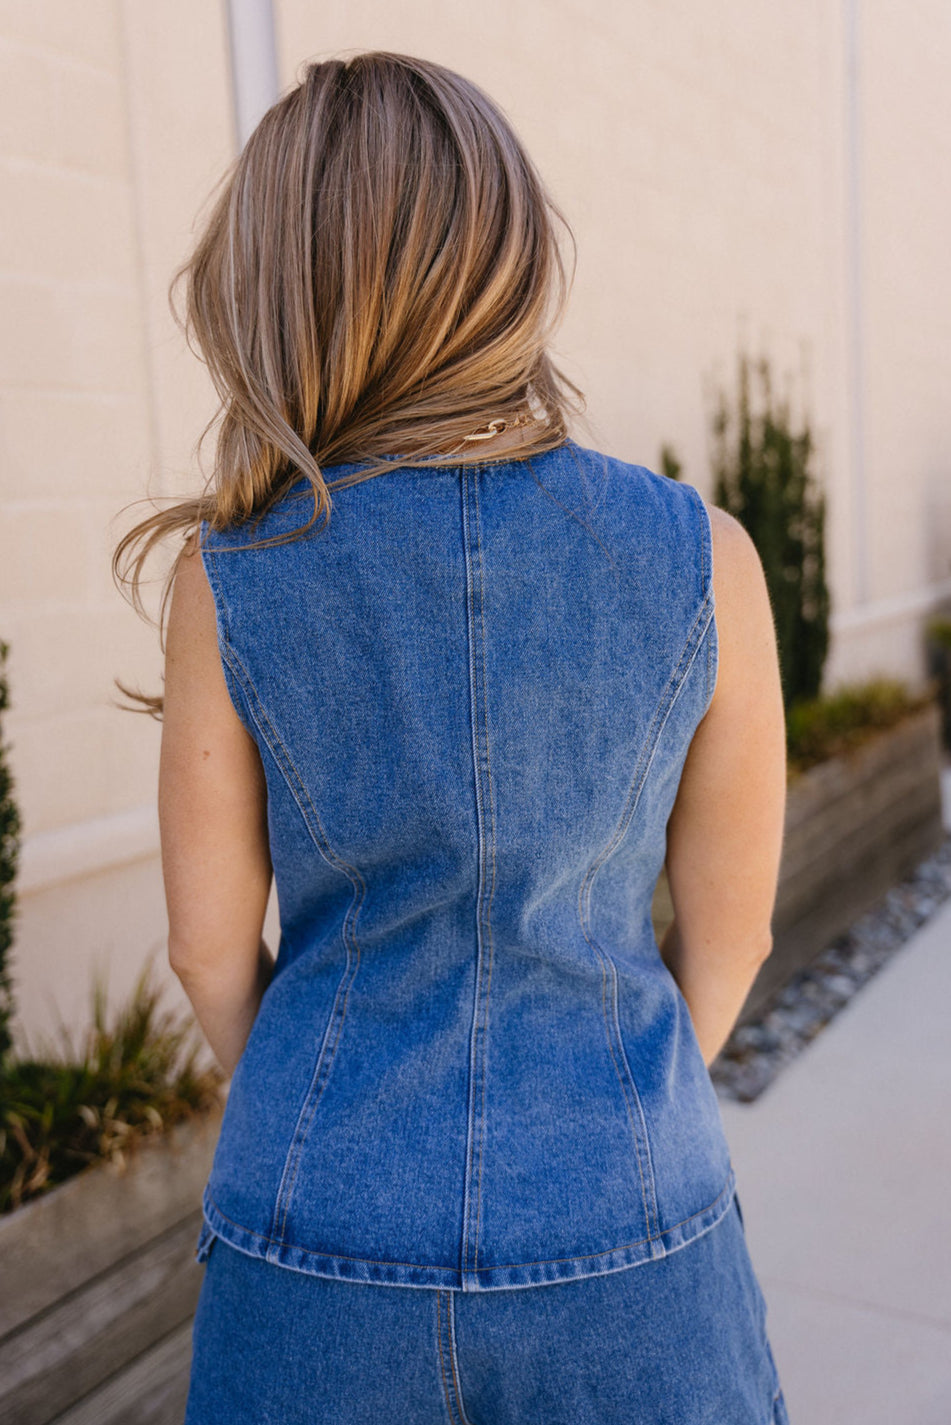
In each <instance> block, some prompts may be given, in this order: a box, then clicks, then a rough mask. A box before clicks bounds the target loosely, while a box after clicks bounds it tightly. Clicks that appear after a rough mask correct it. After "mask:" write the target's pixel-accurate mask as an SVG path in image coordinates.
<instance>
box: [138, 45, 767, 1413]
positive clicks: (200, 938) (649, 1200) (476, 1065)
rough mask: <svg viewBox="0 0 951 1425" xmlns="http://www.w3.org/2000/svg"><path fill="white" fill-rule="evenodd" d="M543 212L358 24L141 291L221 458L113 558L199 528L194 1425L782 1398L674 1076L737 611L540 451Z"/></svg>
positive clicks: (732, 752)
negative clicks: (191, 370)
mask: <svg viewBox="0 0 951 1425" xmlns="http://www.w3.org/2000/svg"><path fill="white" fill-rule="evenodd" d="M558 218H559V215H558V213H557V210H556V209H554V207H553V206H552V204H551V202H550V200H549V199H548V197H547V195H546V193H545V190H544V188H543V186H542V184H541V182H540V180H539V178H538V176H537V174H536V172H535V170H534V169H533V167H532V165H531V163H530V161H529V159H528V158H527V156H526V155H525V153H524V151H523V150H522V148H521V146H520V144H519V142H518V140H517V138H516V137H515V136H514V134H513V133H512V130H511V129H510V127H509V125H508V123H507V121H506V120H505V118H504V117H503V116H502V114H501V113H500V112H499V110H498V109H497V108H496V107H495V106H494V105H493V104H492V102H491V101H490V100H489V99H488V98H486V96H485V95H484V94H483V93H482V92H481V91H480V90H478V89H477V88H476V87H475V86H474V85H472V84H471V83H469V82H468V81H467V80H465V79H463V78H461V77H460V76H459V75H456V74H454V73H451V72H450V71H448V70H446V69H443V68H441V67H440V66H438V65H435V64H432V63H428V62H424V61H421V60H416V59H411V58H407V57H405V56H400V55H393V54H381V53H370V54H362V55H359V56H357V57H356V58H353V59H351V60H350V61H349V62H347V63H343V62H340V61H330V62H327V63H323V64H314V65H311V66H309V67H308V68H307V69H306V73H305V74H304V77H303V79H302V81H301V83H300V84H299V86H298V87H297V88H295V89H294V90H293V91H292V92H290V93H288V94H287V95H286V96H285V97H283V98H282V99H281V100H280V101H279V102H278V103H276V104H275V105H274V106H273V108H271V109H270V110H269V111H268V113H267V114H266V115H265V116H264V118H263V119H262V121H261V123H260V125H259V126H258V128H257V130H256V131H255V133H254V134H253V135H252V137H251V139H250V140H249V142H248V144H247V146H246V148H245V149H244V151H243V153H242V154H241V155H240V156H239V158H238V159H237V160H236V162H235V165H234V167H233V169H232V170H231V172H230V173H229V174H228V175H227V179H226V182H225V186H224V189H223V192H222V193H221V195H220V197H219V199H218V202H217V206H216V207H215V208H214V211H213V213H212V215H211V217H210V219H209V220H208V222H207V225H206V227H205V229H204V232H203V235H202V236H201V239H200V241H199V243H198V246H197V249H196V251H195V252H194V254H193V256H192V257H191V259H190V260H189V262H188V263H187V264H186V265H185V267H184V268H183V269H182V273H180V274H179V275H180V276H181V275H185V276H186V277H187V281H188V285H187V314H188V320H187V330H188V331H189V332H190V334H193V335H194V336H195V337H196V338H197V341H198V344H199V346H200V349H201V352H202V354H203V356H204V359H205V360H206V362H207V364H208V366H209V369H210V371H211V374H212V377H213V378H214V380H215V383H216V386H217V389H218V391H219V393H220V396H221V401H222V418H221V424H220V429H219V431H218V446H217V459H216V465H215V471H214V475H213V477H212V479H211V481H210V484H209V488H208V489H207V490H206V492H205V493H204V494H203V495H202V497H201V498H199V499H196V500H190V501H185V502H182V503H181V504H179V505H177V506H176V507H175V508H174V509H172V510H169V511H165V512H163V513H160V514H157V515H153V516H152V517H151V518H150V519H149V520H148V521H145V522H144V523H143V524H142V525H140V526H138V528H137V529H136V530H134V531H132V532H131V534H130V535H129V536H127V537H126V540H125V541H123V545H122V546H120V551H117V552H121V550H122V548H123V547H125V545H126V544H128V542H129V541H132V540H138V541H141V542H142V544H143V548H142V550H141V551H140V554H139V558H138V563H137V564H136V568H135V578H134V579H133V586H135V582H136V579H137V577H138V573H139V570H140V568H141V561H142V559H144V557H145V555H146V554H147V553H148V550H149V548H150V547H151V546H152V544H154V543H155V541H156V540H158V539H160V538H161V537H163V536H164V535H166V534H168V533H169V532H170V531H172V530H181V531H183V532H185V533H186V534H187V535H188V536H189V537H188V539H187V543H186V545H185V547H184V548H183V549H182V550H181V551H180V554H179V557H178V559H177V560H176V561H175V566H174V569H173V574H174V580H173V581H172V580H171V579H170V582H169V589H171V588H172V584H174V598H173V600H172V604H171V611H170V617H169V623H168V631H167V643H166V677H165V696H164V707H163V737H162V755H161V770H160V788H159V807H160V818H161V832H162V851H163V865H164V875H165V885H166V893H167V899H168V910H169V956H170V962H171V965H172V967H173V968H174V970H175V972H176V974H177V975H178V977H179V979H180V980H181V983H182V984H183V986H184V988H185V990H186V992H187V994H188V996H189V998H190V1000H191V1002H192V1004H193V1006H194V1008H195V1012H196V1015H197V1017H198V1019H199V1021H200V1023H201V1025H202V1028H203V1030H204V1031H205V1033H206V1035H207V1037H208V1040H209V1042H210V1044H211V1046H212V1048H213V1049H214V1051H215V1053H216V1055H217V1056H218V1058H219V1059H220V1061H221V1064H222V1065H223V1067H224V1069H225V1070H226V1072H228V1073H229V1074H231V1075H232V1080H231V1087H230V1092H229V1097H228V1102H227V1106H226V1111H225V1115H224V1121H223V1124H222V1129H221V1133H220V1137H219V1140H218V1144H217V1148H216V1153H215V1159H214V1163H213V1166H212V1170H211V1174H210V1177H209V1180H208V1183H207V1185H206V1188H205V1193H204V1197H203V1209H204V1222H203V1227H202V1230H201V1234H200V1237H199V1240H198V1244H197V1255H198V1259H199V1260H200V1261H204V1262H207V1266H206V1270H205V1276H204V1280H203V1284H202V1289H201V1296H200V1300H199V1305H198V1310H197V1314H196V1318H195V1323H194V1329H193V1347H194V1349H193V1359H192V1375H191V1384H190V1393H189V1399H188V1408H187V1416H186V1422H187V1425H212V1423H213V1422H215V1425H218V1422H220V1425H242V1422H248V1423H249V1425H250V1422H264V1421H280V1422H282V1425H295V1422H298V1421H299V1422H304V1421H307V1422H308V1423H309V1425H315V1422H325V1421H326V1422H330V1421H333V1422H334V1425H347V1422H356V1421H369V1420H376V1419H379V1418H381V1417H382V1415H383V1414H384V1412H385V1414H386V1416H387V1417H388V1418H397V1419H399V1420H404V1421H408V1422H420V1425H423V1422H427V1421H437V1420H439V1421H443V1420H449V1421H456V1422H471V1423H472V1425H503V1422H504V1423H505V1425H508V1422H516V1421H518V1422H528V1421H532V1422H535V1421H542V1420H544V1421H545V1422H546V1425H558V1422H566V1423H567V1422H571V1425H585V1422H595V1421H597V1422H622V1421H623V1422H624V1425H640V1422H644V1425H647V1422H650V1423H651V1425H660V1422H670V1425H700V1422H717V1425H727V1422H728V1425H767V1422H770V1421H784V1420H786V1411H785V1405H784V1401H783V1395H782V1391H781V1389H780V1384H779V1380H778V1376H777V1372H776V1367H775V1363H774V1361H773V1357H772V1353H771V1350H770V1344H769V1341H768V1339H767V1333H766V1324H765V1314H766V1305H765V1301H764V1298H763V1294H762V1292H761V1290H760V1287H759V1284H758V1282H757V1280H756V1277H755V1274H754V1271H753V1268H752V1265H751V1262H750V1259H749V1256H748V1253H747V1248H746V1243H745V1238H744V1233H743V1227H742V1220H741V1217H740V1210H739V1204H738V1200H737V1197H736V1192H735V1178H734V1173H733V1169H732V1166H731V1163H730V1157H729V1151H728V1148H727V1144H726V1141H725V1138H724V1135H723V1130H722V1123H721V1120H720V1116H719V1109H718V1105H717V1101H716V1097H715V1094H714V1091H713V1087H712V1084H711V1081H710V1077H709V1074H708V1072H707V1066H708V1065H709V1064H710V1063H711V1062H712V1060H713V1059H714V1057H715V1056H716V1054H717V1053H718V1051H719V1049H720V1048H721V1047H722V1045H723V1043H724V1041H725V1039H726V1036H727V1034H728V1032H729V1030H730V1028H731V1026H732V1024H733V1022H734V1020H735V1018H736V1015H737V1013H738V1011H739V1009H740V1007H741V1005H742V1003H743V1000H744V998H745V996H746V994H747V991H748V990H749V988H750V985H751V983H752V981H753V978H754V976H755V974H756V971H757V969H758V968H759V966H760V964H761V963H762V961H763V959H764V958H765V956H766V955H767V953H768V951H769V948H770V945H771V933H770V919H771V914H772V908H773V901H774V896H775V889H776V881H777V875H778V866H779V857H780V850H781V840H782V824H783V810H784V796H785V739H784V725H783V711H782V698H781V692H780V682H779V669H778V661H777V650H776V643H775V637H774V629H773V622H772V615H771V611H770V606H769V600H768V596H767V592H766V586H765V580H764V578H763V573H762V568H761V566H760V563H759V560H758V558H757V555H756V552H755V550H754V548H753V546H752V544H751V542H750V540H749V538H748V536H747V535H746V534H745V532H744V531H743V529H742V528H741V526H740V525H739V524H738V523H737V522H736V521H735V520H733V519H732V518H731V517H729V516H728V515H726V514H725V513H723V512H721V511H719V510H716V509H713V508H708V507H707V506H706V505H705V504H704V502H703V501H702V500H701V498H700V496H699V495H698V493H697V491H696V490H695V489H693V487H692V486H690V485H686V484H681V483H678V482H675V481H672V480H669V479H666V478H664V477H662V476H660V475H657V474H654V473H653V472H651V471H649V470H646V469H645V468H644V467H642V466H638V465H633V464H628V463H625V462H623V461H620V460H617V459H612V458H609V457H607V456H605V455H603V454H601V453H599V452H597V451H595V450H591V449H587V448H585V447H584V446H582V445H580V444H578V443H576V442H575V441H574V440H573V439H572V438H571V437H570V436H569V435H568V415H569V410H573V411H575V412H576V413H580V409H581V401H580V397H581V393H580V391H578V389H577V387H575V386H573V385H572V384H571V383H570V382H567V381H566V380H565V378H564V377H563V376H562V375H561V374H560V373H559V372H558V371H557V369H556V368H555V367H554V366H553V364H552V362H551V361H550V359H549V357H548V355H547V354H546V347H547V342H548V340H549V337H550V334H551V331H552V330H553V328H554V324H555V322H556V321H557V320H558V317H559V315H560V313H561V309H562V306H563V303H564V300H565V297H566V290H567V283H566V280H565V275H564V269H563V266H562V263H561V260H560V257H559V250H558V246H557V243H556V237H555V227H554V223H555V220H556V219H558ZM562 221H563V220H562ZM714 609H715V610H716V617H714ZM159 706H160V704H159V701H158V700H155V707H156V709H158V707H159ZM665 862H666V868H667V874H668V878H669V883H670V890H671V895H672V899H673V904H674V908H675V920H674V922H673V925H672V926H671V928H670V930H669V932H668V933H667V934H666V936H665V937H664V939H663V943H662V944H661V945H660V946H658V944H657V941H656V939H655V937H654V932H653V928H652V921H651V915H650V911H651V899H652V894H653V891H654V887H655V884H656V881H657V878H658V875H659V873H660V871H661V868H662V866H663V865H664V863H665ZM272 875H273V877H274V879H275V881H276V885H277V892H278V898H279V905H280V924H281V935H280V945H279V947H278V951H277V956H276V959H275V958H274V957H273V956H272V954H271V952H270V950H269V949H268V947H267V946H266V945H265V944H264V942H263V941H262V939H261V932H262V927H263V922H264V917H265V908H266V904H267V899H268V894H269V889H270V884H271V879H272Z"/></svg>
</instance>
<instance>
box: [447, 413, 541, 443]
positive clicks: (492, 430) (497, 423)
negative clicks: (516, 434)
mask: <svg viewBox="0 0 951 1425" xmlns="http://www.w3.org/2000/svg"><path fill="white" fill-rule="evenodd" d="M533 424H534V421H532V420H531V419H526V418H525V416H524V415H523V413H522V412H521V411H520V412H519V414H518V415H517V416H515V417H514V419H509V418H508V417H501V416H498V417H496V419H495V420H491V421H489V422H488V423H487V424H486V425H484V426H480V427H479V429H478V430H477V431H473V433H472V435H464V436H463V438H462V444H463V445H467V444H468V443H469V441H472V440H491V439H492V437H493V436H496V435H501V434H502V432H503V431H506V430H517V429H518V427H519V426H527V425H533Z"/></svg>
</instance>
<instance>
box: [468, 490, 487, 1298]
mask: <svg viewBox="0 0 951 1425" xmlns="http://www.w3.org/2000/svg"><path fill="white" fill-rule="evenodd" d="M460 494H461V499H462V510H461V513H462V539H463V552H464V556H465V569H466V626H467V632H468V641H469V690H470V719H471V734H472V758H473V774H474V781H475V793H476V820H477V835H478V848H479V881H478V890H477V901H476V985H475V1001H474V1005H473V1015H472V1028H471V1030H470V1049H469V1073H470V1081H469V1096H468V1106H467V1115H468V1124H467V1133H466V1170H465V1187H464V1193H463V1239H462V1251H461V1270H462V1275H463V1279H465V1278H466V1276H467V1275H468V1272H469V1239H470V1235H474V1244H473V1258H472V1270H473V1272H478V1269H479V1266H478V1254H479V1236H480V1227H481V1211H482V1171H483V1153H484V1140H485V1116H486V1113H485V1078H486V1058H487V1054H486V1047H485V1046H486V1039H487V1035H488V1016H489V994H490V990H491V984H492V961H493V942H492V923H491V909H492V897H493V895H494V890H495V875H496V864H495V826H494V808H493V804H492V782H491V749H490V741H489V728H488V708H487V687H488V684H487V668H486V659H485V643H486V638H485V585H484V578H483V568H482V543H481V538H480V530H479V506H478V472H477V471H475V472H473V471H472V470H469V469H465V470H462V471H461V472H460ZM473 509H474V518H473V513H472V511H473ZM473 532H474V539H473ZM477 580H478V590H477V587H476V584H477ZM477 595H478V615H479V620H480V623H481V628H482V647H481V654H482V658H481V662H482V684H481V697H480V682H479V656H478V650H477V646H476V645H477V643H478V634H477V628H476V598H477ZM480 743H484V748H485V752H484V758H483V755H482V751H481V746H480ZM483 760H484V763H485V774H484V779H483V767H482V764H483ZM487 803H488V807H487V805H486V804H487ZM487 811H488V815H487ZM487 822H488V824H489V828H490V829H489V834H488V837H487V836H486V825H487ZM490 857H491V878H490V879H489V890H488V896H487V895H486V881H487V866H488V864H489V858H490ZM483 927H484V933H483ZM486 944H487V946H488V955H487V956H486V954H485V953H484V946H485V945H486ZM483 981H484V985H483ZM483 1006H484V1008H483ZM480 1018H481V1021H482V1022H481V1024H480ZM477 1080H478V1081H479V1083H478V1087H477ZM477 1102H478V1104H479V1107H478V1110H477V1109H476V1104H477ZM477 1114H478V1118H479V1126H478V1130H477V1129H476V1116H477ZM477 1132H478V1167H477V1168H476V1166H475V1164H476V1149H475V1138H476V1133H477ZM474 1176H476V1177H477V1183H476V1187H475V1199H476V1200H475V1204H474V1207H473V1201H472V1197H473V1182H472V1180H473V1177H474ZM473 1212H474V1215H475V1226H474V1234H473Z"/></svg>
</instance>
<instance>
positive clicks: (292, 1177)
mask: <svg viewBox="0 0 951 1425" xmlns="http://www.w3.org/2000/svg"><path fill="white" fill-rule="evenodd" d="M227 656H228V659H229V661H230V662H233V671H234V672H235V676H236V677H237V678H239V679H240V680H241V681H242V683H243V685H244V689H245V695H246V697H247V699H248V705H249V710H250V712H251V715H252V718H253V720H254V723H255V725H256V726H257V727H258V729H259V731H260V732H261V736H262V737H263V739H264V741H265V743H266V744H267V746H268V748H269V749H270V752H271V755H272V756H273V757H274V760H275V762H276V763H277V766H278V769H279V771H280V772H281V774H282V776H283V778H284V781H285V783H286V784H287V786H288V789H289V790H290V793H291V796H292V797H293V798H294V801H295V803H296V805H297V808H298V810H299V811H300V813H301V816H302V817H303V820H304V824H305V826H306V827H307V830H308V832H309V834H310V836H311V839H312V840H313V841H314V843H315V844H316V846H317V849H318V851H319V852H320V854H321V855H322V856H323V857H324V859H325V860H326V861H327V862H328V864H329V865H331V866H332V867H333V869H334V870H337V871H339V872H341V874H343V875H344V876H346V878H347V879H348V880H349V881H350V884H351V886H352V887H353V897H352V899H351V902H350V905H349V906H348V907H347V910H346V912H345V913H344V917H343V921H342V923H341V928H340V935H341V940H342V942H343V946H344V950H345V952H346V963H345V965H344V968H343V972H342V974H341V976H340V980H339V981H338V984H337V991H336V994H335V995H334V1000H333V1004H332V1006H331V1009H330V1013H329V1015H328V1017H327V1023H326V1025H325V1027H324V1032H323V1035H322V1036H321V1041H320V1048H319V1050H318V1053H317V1058H316V1061H315V1063H314V1067H313V1069H312V1071H311V1076H310V1081H309V1083H308V1086H307V1090H306V1092H305V1094H304V1096H303V1099H302V1101H301V1106H300V1109H299V1111H298V1115H297V1121H296V1124H295V1126H294V1132H293V1134H292V1136H291V1142H290V1146H289V1147H288V1150H287V1155H286V1157H285V1160H284V1167H283V1170H282V1172H281V1180H280V1183H279V1186H278V1190H277V1196H276V1200H275V1205H274V1214H273V1218H272V1224H271V1225H272V1231H274V1232H276V1233H278V1234H279V1235H278V1238H277V1240H278V1241H283V1240H284V1233H285V1232H286V1229H287V1215H288V1212H289V1211H290V1204H291V1200H292V1197H293V1192H294V1187H295V1184H296V1182H297V1174H298V1171H299V1169H300V1162H301V1158H302V1156H303V1150H304V1146H305V1144H306V1141H307V1137H308V1134H309V1132H310V1128H311V1125H312V1123H313V1120H314V1114H315V1113H316V1110H317V1105H318V1103H319V1102H320V1099H321V1098H322V1097H323V1093H324V1090H325V1088H326V1087H327V1083H328V1080H329V1078H330V1073H331V1070H332V1069H333V1065H334V1061H335V1059H336V1056H337V1050H338V1048H339V1045H340V1039H341V1037H342V1034H343V1026H344V1022H345V1020H346V1017H347V1011H348V1009H349V996H350V990H351V988H352V986H353V982H354V980H355V979H356V975H357V971H358V970H359V968H360V944H359V941H358V940H357V937H356V920H357V916H358V915H359V912H360V908H361V906H362V904H363V900H364V897H365V895H366V882H365V880H364V879H363V877H362V875H361V874H360V872H359V871H358V870H357V868H356V867H355V866H351V865H350V863H349V862H347V861H345V860H344V858H343V857H342V856H341V855H340V854H339V852H337V851H335V850H334V848H333V847H332V846H331V844H330V841H329V839H328V838H327V834H326V832H325V831H324V828H323V823H322V822H321V820H320V817H319V815H318V812H317V809H316V807H315V806H314V804H313V801H312V800H311V798H310V796H309V795H308V793H307V789H306V787H305V786H304V784H303V781H302V779H301V776H300V773H299V772H298V770H297V767H296V766H295V764H294V760H293V758H292V757H291V755H290V752H289V751H288V749H287V747H286V745H285V743H284V741H283V739H282V738H281V736H280V733H279V732H278V731H277V729H276V728H275V726H274V724H273V723H272V722H271V720H270V718H269V717H268V715H267V711H266V709H265V708H264V705H263V703H262V702H261V699H260V697H259V696H258V694H257V690H256V689H255V687H254V684H253V682H252V680H251V678H250V676H249V674H248V673H247V670H246V669H245V668H244V666H243V664H242V663H241V660H240V659H239V658H238V655H237V654H236V652H235V651H234V649H233V648H232V647H231V645H230V643H229V644H228V646H227ZM269 733H270V736H269ZM272 739H273V740H272ZM275 744H276V746H275ZM277 748H280V751H281V754H283V757H282V756H281V755H279V754H278V751H277ZM291 773H293V776H294V778H296V780H297V783H298V786H299V787H300V790H301V793H302V795H303V797H304V799H305V800H306V803H307V806H308V807H309V808H310V811H311V813H312V815H313V819H314V823H315V824H316V828H317V830H316V831H315V829H314V826H312V825H311V822H310V818H309V817H308V815H307V811H306V809H305V807H304V805H303V804H302V802H301V798H300V797H299V796H298V794H297V791H296V790H295V788H294V785H293V782H292V780H291V775H290V774H291ZM318 832H319V835H318ZM282 1204H283V1206H282Z"/></svg>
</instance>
